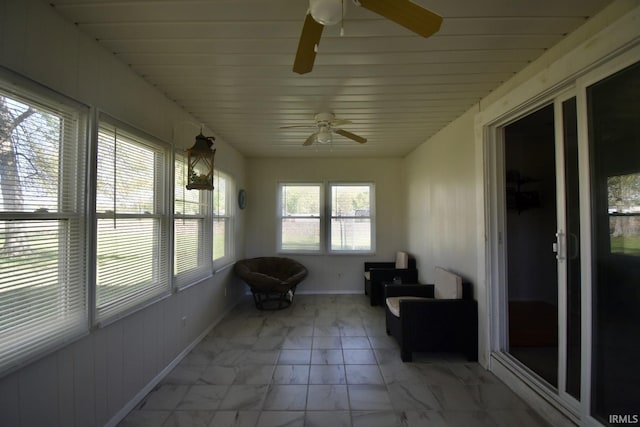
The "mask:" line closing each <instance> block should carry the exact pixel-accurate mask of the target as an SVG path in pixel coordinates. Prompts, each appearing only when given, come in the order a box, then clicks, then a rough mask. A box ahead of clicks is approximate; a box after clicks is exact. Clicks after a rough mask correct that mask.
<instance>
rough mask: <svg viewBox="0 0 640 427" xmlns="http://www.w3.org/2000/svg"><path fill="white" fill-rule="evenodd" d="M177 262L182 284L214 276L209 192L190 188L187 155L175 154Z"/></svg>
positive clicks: (174, 254) (179, 282) (178, 279)
mask: <svg viewBox="0 0 640 427" xmlns="http://www.w3.org/2000/svg"><path fill="white" fill-rule="evenodd" d="M174 167H175V175H174V181H175V188H174V193H175V199H174V251H173V257H174V263H173V270H174V271H173V274H174V275H175V282H176V285H177V286H178V287H184V286H188V285H190V284H192V283H195V282H197V281H198V280H201V279H203V278H205V277H207V276H210V275H211V233H209V232H208V230H210V228H211V224H210V212H211V209H210V207H209V206H210V200H211V196H210V195H211V193H210V192H209V191H199V190H187V188H186V185H187V158H186V156H185V155H184V154H182V153H176V154H175V164H174Z"/></svg>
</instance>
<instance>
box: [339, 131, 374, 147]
mask: <svg viewBox="0 0 640 427" xmlns="http://www.w3.org/2000/svg"><path fill="white" fill-rule="evenodd" d="M333 131H334V132H335V133H337V134H338V135H342V136H344V137H345V138H349V139H353V140H354V141H356V142H359V143H360V144H364V143H365V142H367V138H363V137H361V136H360V135H356V134H355V133H351V132H349V131H346V130H344V129H334V130H333Z"/></svg>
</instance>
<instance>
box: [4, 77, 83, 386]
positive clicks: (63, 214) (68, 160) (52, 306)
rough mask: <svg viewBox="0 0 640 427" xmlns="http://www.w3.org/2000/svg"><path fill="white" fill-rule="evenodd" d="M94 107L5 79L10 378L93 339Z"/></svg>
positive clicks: (7, 365)
mask: <svg viewBox="0 0 640 427" xmlns="http://www.w3.org/2000/svg"><path fill="white" fill-rule="evenodd" d="M86 129H87V108H86V107H83V106H80V105H76V104H75V103H73V102H72V101H68V100H66V99H61V97H60V96H59V95H53V94H49V93H48V92H47V91H45V90H44V89H42V88H34V89H33V90H30V89H24V90H23V89H18V88H17V86H15V85H14V84H9V83H8V82H7V81H6V80H4V79H3V78H2V76H0V375H1V374H2V373H4V372H7V371H9V370H11V369H14V368H15V367H18V366H20V365H21V364H24V363H26V362H28V361H29V360H31V359H32V358H35V357H37V356H40V355H42V354H43V353H45V352H47V351H51V350H53V349H55V348H57V347H60V346H62V345H64V344H66V343H67V342H68V341H69V340H71V339H74V338H76V337H78V336H80V335H82V334H84V333H86V332H87V331H88V324H89V322H88V309H87V292H86V283H87V274H86V265H87V259H86V239H85V223H86V218H85V212H86V211H85V200H84V198H85V197H86V191H85V181H86V174H85V163H86V155H85V152H84V147H85V146H86V143H87V141H86Z"/></svg>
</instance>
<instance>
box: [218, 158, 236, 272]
mask: <svg viewBox="0 0 640 427" xmlns="http://www.w3.org/2000/svg"><path fill="white" fill-rule="evenodd" d="M213 185H214V187H215V189H214V190H213V264H214V268H220V267H222V266H224V265H226V264H229V263H231V262H233V261H234V257H233V239H232V237H231V236H232V234H231V233H232V231H233V218H234V212H235V209H234V206H235V205H234V201H235V199H233V198H232V195H233V194H234V188H233V187H234V185H233V180H232V179H231V177H230V176H229V175H227V174H226V173H224V172H220V171H217V170H216V171H214V180H213Z"/></svg>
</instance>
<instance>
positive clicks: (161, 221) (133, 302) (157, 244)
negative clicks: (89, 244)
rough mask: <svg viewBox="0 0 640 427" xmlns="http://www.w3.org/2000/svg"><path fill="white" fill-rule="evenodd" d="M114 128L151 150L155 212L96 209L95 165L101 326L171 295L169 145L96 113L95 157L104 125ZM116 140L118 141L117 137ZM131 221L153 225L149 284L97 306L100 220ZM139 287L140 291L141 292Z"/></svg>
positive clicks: (96, 315)
mask: <svg viewBox="0 0 640 427" xmlns="http://www.w3.org/2000/svg"><path fill="white" fill-rule="evenodd" d="M107 127H108V128H114V129H117V132H120V135H122V136H123V138H125V139H129V141H128V142H129V143H133V144H137V145H140V146H142V147H144V148H147V149H148V150H150V151H153V152H154V156H155V160H154V165H155V166H154V190H153V194H154V197H153V199H154V200H153V205H154V212H145V213H118V212H117V211H112V212H108V211H105V212H98V198H99V191H98V185H97V181H98V179H97V176H98V175H99V173H100V171H99V165H98V163H96V166H95V177H96V179H95V181H94V182H95V185H94V193H95V208H94V215H95V218H94V233H93V238H94V239H95V242H96V243H95V247H94V259H95V263H94V269H95V287H94V295H95V297H94V306H93V310H94V316H93V322H94V324H95V325H96V326H98V327H102V326H106V325H108V324H111V323H113V322H115V321H117V320H119V319H121V318H123V317H126V316H128V315H129V314H131V313H133V312H136V311H138V310H140V309H142V308H144V307H147V306H149V305H151V304H153V303H155V302H157V301H159V300H162V299H164V298H166V297H168V296H169V295H171V291H172V289H171V287H172V280H171V279H172V273H173V270H172V268H171V267H172V264H173V263H172V259H171V258H170V250H169V247H170V245H171V243H172V242H171V238H170V237H171V235H172V232H171V231H170V229H171V228H172V227H173V223H172V222H170V215H169V212H171V200H172V198H173V197H172V194H171V193H170V192H169V189H173V184H172V183H171V178H172V177H173V173H172V172H171V171H172V168H173V163H172V162H171V160H172V159H173V157H172V156H171V148H170V145H169V144H167V143H165V142H163V141H161V140H159V139H157V138H155V137H153V136H151V135H149V134H147V133H145V132H143V131H141V130H139V129H137V128H135V127H133V126H130V125H128V124H126V123H124V122H122V121H120V120H118V119H116V118H114V117H112V116H110V115H108V114H106V113H104V112H99V113H98V118H97V121H96V132H95V134H96V138H95V151H96V158H97V157H98V156H99V151H100V132H101V131H103V130H104V129H105V128H107ZM116 141H117V140H116ZM105 219H106V220H114V222H116V221H118V219H122V220H128V219H129V220H130V219H152V220H153V224H152V226H153V227H154V233H157V235H155V234H154V238H153V240H152V242H153V243H154V253H155V254H154V257H153V265H152V272H151V274H152V275H153V276H154V277H153V281H152V284H150V285H147V286H140V287H138V286H136V289H138V290H136V291H135V292H132V293H130V294H127V295H124V296H123V297H121V298H118V299H117V300H115V301H111V302H109V303H107V304H105V305H104V306H102V307H101V306H99V305H98V291H99V287H98V279H99V277H98V276H99V268H98V249H99V244H100V242H99V237H100V227H99V223H100V220H105ZM140 290H142V291H140Z"/></svg>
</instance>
